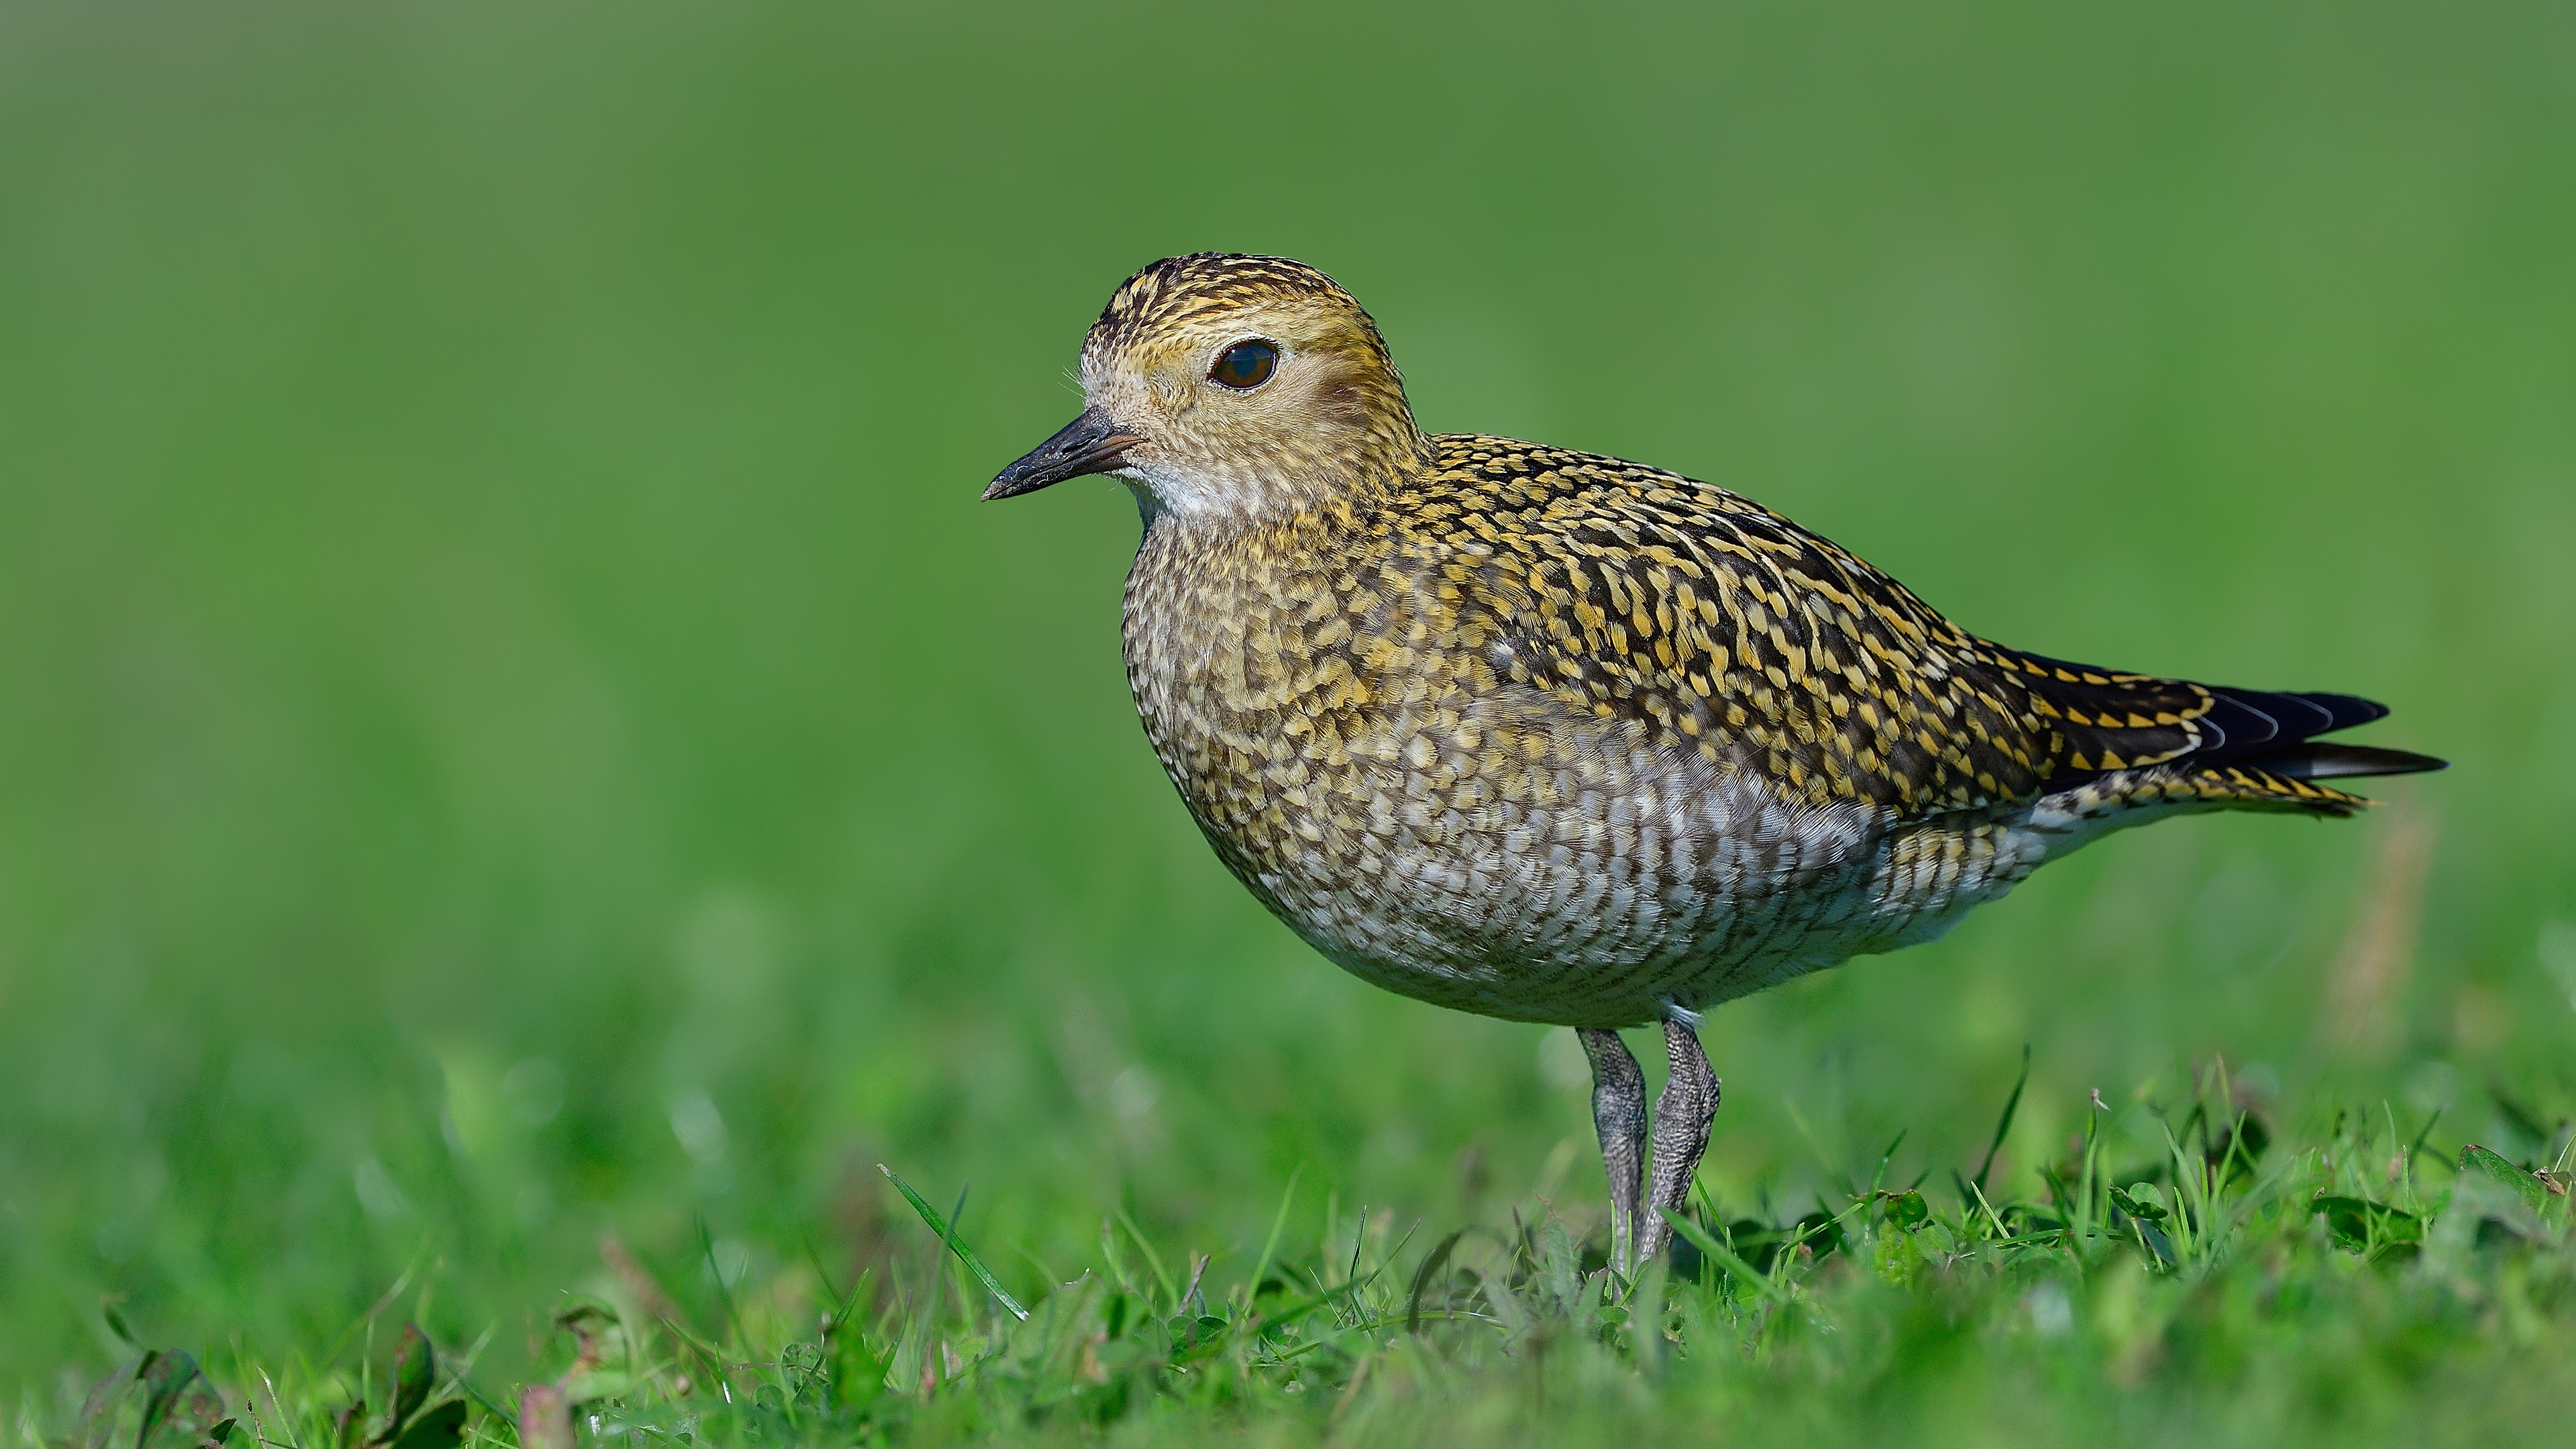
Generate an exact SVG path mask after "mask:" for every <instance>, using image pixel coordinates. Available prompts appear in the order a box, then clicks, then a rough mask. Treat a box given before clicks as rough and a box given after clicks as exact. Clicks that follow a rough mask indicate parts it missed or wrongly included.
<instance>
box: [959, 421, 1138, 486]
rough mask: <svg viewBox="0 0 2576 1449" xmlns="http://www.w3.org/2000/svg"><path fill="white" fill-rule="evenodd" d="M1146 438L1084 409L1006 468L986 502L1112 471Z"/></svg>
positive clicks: (1125, 460) (994, 483)
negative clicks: (1052, 435) (1086, 474)
mask: <svg viewBox="0 0 2576 1449" xmlns="http://www.w3.org/2000/svg"><path fill="white" fill-rule="evenodd" d="M1143 441H1145V440H1144V439H1143V438H1140V437H1138V436H1136V435H1135V434H1134V433H1131V432H1128V431H1126V430H1125V429H1122V428H1120V427H1119V426H1118V425H1117V424H1116V423H1113V422H1111V421H1109V418H1108V416H1107V415H1106V414H1104V413H1103V412H1101V411H1100V409H1098V408H1084V409H1083V410H1082V416H1081V417H1078V418H1075V419H1074V420H1073V421H1072V422H1069V423H1067V424H1065V425H1064V426H1063V427H1062V428H1059V429H1058V430H1057V431H1056V435H1055V436H1054V437H1052V438H1049V439H1047V440H1046V441H1045V442H1043V443H1040V444H1038V445H1037V447H1035V448H1033V449H1031V450H1030V451H1029V454H1028V456H1027V457H1025V458H1022V459H1021V460H1020V461H1018V462H1016V463H1013V464H1012V465H1011V466H1009V467H1007V468H1005V469H1003V470H1002V473H1001V476H1000V477H998V478H995V479H994V480H993V482H992V486H990V487H988V488H986V489H985V490H984V501H985V502H987V503H990V502H992V501H993V500H994V499H996V498H1017V497H1018V496H1020V495H1021V494H1023V493H1035V492H1037V491H1038V490H1039V489H1041V488H1044V487H1045V486H1047V485H1048V484H1050V483H1061V482H1063V481H1064V480H1065V479H1067V478H1079V477H1081V476H1082V475H1084V474H1085V473H1107V472H1111V471H1113V470H1115V469H1117V468H1120V467H1123V466H1125V464H1126V462H1127V450H1128V449H1129V448H1132V447H1134V446H1136V445H1137V444H1138V443H1141V442H1143Z"/></svg>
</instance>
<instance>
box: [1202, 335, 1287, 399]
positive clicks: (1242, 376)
mask: <svg viewBox="0 0 2576 1449" xmlns="http://www.w3.org/2000/svg"><path fill="white" fill-rule="evenodd" d="M1278 365H1279V349H1278V347H1277V346H1275V345H1274V344H1271V343H1268V342H1264V341H1262V340H1261V339H1260V338H1258V337H1255V338H1253V339H1251V340H1249V341H1245V342H1238V343H1236V344H1234V345H1233V346H1232V347H1229V348H1227V349H1226V350H1225V352H1224V354H1223V355H1221V356H1219V357H1218V358H1217V360H1216V366H1214V367H1211V368H1209V369H1208V379H1209V381H1211V382H1214V383H1216V384H1217V385H1218V386H1220V387H1230V388H1233V389H1234V390H1235V391H1236V392H1250V391H1252V390H1253V389H1254V388H1256V387H1259V386H1261V385H1262V384H1263V383H1265V382H1268V381H1269V380H1270V370H1271V369H1272V368H1274V367H1277V366H1278Z"/></svg>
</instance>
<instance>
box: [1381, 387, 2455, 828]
mask: <svg viewBox="0 0 2576 1449" xmlns="http://www.w3.org/2000/svg"><path fill="white" fill-rule="evenodd" d="M1441 443H1442V447H1443V454H1444V456H1443V463H1444V465H1445V466H1444V467H1443V468H1442V469H1441V470H1440V471H1439V472H1438V473H1437V474H1436V475H1434V476H1433V477H1432V478H1431V479H1429V480H1426V481H1425V482H1424V483H1423V484H1421V485H1419V486H1420V488H1421V490H1422V491H1421V493H1420V495H1419V496H1417V497H1415V498H1413V499H1411V500H1409V506H1410V508H1411V509H1412V511H1413V512H1414V513H1415V514H1416V515H1417V516H1418V517H1419V518H1420V519H1421V520H1422V523H1421V526H1422V528H1423V533H1422V535H1421V536H1423V537H1424V538H1426V539H1433V540H1437V542H1436V543H1435V544H1433V545H1432V546H1433V547H1435V548H1436V549H1438V550H1441V551H1445V552H1446V553H1447V554H1448V556H1449V558H1450V560H1451V562H1450V566H1449V570H1448V572H1449V574H1450V576H1451V578H1453V579H1455V580H1457V581H1458V587H1459V588H1460V589H1461V591H1462V598H1461V606H1462V608H1464V609H1466V610H1468V611H1471V612H1483V613H1487V614H1489V615H1490V618H1489V619H1487V620H1485V621H1483V623H1482V625H1481V627H1480V632H1488V633H1490V634H1491V635H1493V636H1494V637H1496V638H1498V639H1500V640H1501V641H1502V642H1501V644H1500V646H1498V648H1497V651H1496V653H1495V662H1496V666H1497V668H1498V669H1500V670H1503V671H1505V672H1507V673H1508V674H1509V675H1510V676H1511V677H1512V678H1515V679H1517V680H1521V681H1524V682H1526V683H1529V684H1532V685H1536V686H1538V687H1541V688H1544V689H1547V690H1549V691H1550V692H1552V693H1554V694H1555V695H1557V696H1558V697H1559V698H1560V699H1561V700H1563V701H1564V702H1566V703H1567V704H1569V705H1571V706H1573V707H1576V708H1583V709H1588V710H1590V711H1591V712H1592V713H1594V714H1595V715H1598V716H1600V717H1603V718H1614V719H1623V720H1627V721H1630V722H1632V723H1633V724H1634V725H1635V726H1636V727H1638V728H1640V729H1643V730H1646V731H1649V732H1651V734H1652V735H1653V737H1654V738H1655V739H1657V740H1658V741H1659V742H1661V743H1664V744H1667V745H1669V746H1671V747H1673V748H1676V749H1681V748H1690V749H1696V750H1698V751H1700V752H1701V753H1702V754H1704V755H1705V756H1707V757H1708V758H1709V759H1710V760H1712V761H1714V762H1717V763H1720V764H1722V765H1727V766H1731V767H1733V768H1736V769H1742V770H1749V771H1753V772H1756V773H1758V774H1759V775H1760V776H1761V777H1763V778H1765V779H1768V780H1771V781H1773V782H1774V783H1775V784H1777V785H1778V786H1779V787H1781V788H1782V789H1783V790H1785V791H1786V792H1788V793H1790V794H1791V795H1793V796H1797V797H1803V798H1805V799H1807V800H1810V801H1812V802H1813V803H1816V804H1819V805H1822V804H1826V803H1829V802H1832V801H1835V800H1851V801H1861V802H1867V803H1870V804H1873V805H1876V806H1879V807H1881V808H1883V809H1886V810H1888V811H1890V812H1891V813H1892V814H1893V815H1895V816H1897V817H1899V818H1908V817H1919V816H1923V815H1930V814H1936V813H1941V812H1945V811H1950V810H1959V809H1966V808H1973V807H1977V806H1981V805H1989V804H1995V803H2000V802H2003V801H2009V800H2017V799H2028V798H2031V797H2034V796H2037V795H2040V794H2045V793H2049V792H2052V791H2056V790H2062V789H2067V788H2070V787H2072V786H2074V785H2076V784H2078V783H2081V782H2082V781H2083V780H2085V779H2088V778H2092V777H2095V776H2098V775H2101V774H2103V773H2106V772H2109V771H2113V770H2124V769H2132V768H2136V767H2140V766H2147V765H2155V764H2162V763H2167V762H2172V761H2178V760H2182V759H2183V758H2184V757H2186V756H2196V757H2201V758H2203V759H2205V760H2206V761H2207V762H2208V763H2211V764H2221V763H2227V762H2241V763H2246V764H2263V763H2265V759H2266V757H2265V752H2266V751H2267V750H2268V751H2272V752H2278V751H2280V750H2281V749H2282V748H2283V747H2284V746H2287V745H2290V744H2292V743H2295V742H2297V741H2302V740H2304V739H2306V738H2307V737H2308V736H2310V735H2314V734H2320V733H2324V732H2325V731H2328V730H2333V729H2340V728H2343V727H2344V726H2346V725H2349V724H2358V723H2361V722H2362V721H2364V720H2367V719H2374V718H2377V717H2378V716H2379V714H2381V713H2384V711H2382V710H2380V708H2379V707H2378V706H2376V705H2373V704H2370V703H2369V702H2368V701H2366V700H2356V699H2352V698H2350V697H2349V696H2342V695H2280V694H2267V693H2260V692H2256V691H2244V690H2230V689H2220V688H2214V687H2212V686H2209V685H2204V684H2195V683H2192V682H2189V681H2186V680H2174V679H2162V678H2157V677H2154V676H2151V675H2141V674H2128V673H2120V672H2116V671H2112V670H2105V669H2096V668H2092V667H2090V666H2084V665H2075V664H2068V663H2064V662H2061V661H2058V660H2053V659H2044V658H2041V657H2039V656H2037V655H2031V654H2025V653H2022V652H2019V651H2016V650H2012V649H2007V648H2004V647H2002V646H2000V645H1996V644H1993V643H1990V642H1988V641H1986V640H1983V639H1980V638H1978V637H1976V636H1975V635H1972V634H1969V633H1968V632H1967V631H1965V630H1963V629H1961V628H1959V627H1958V626H1957V625H1955V624H1952V623H1951V622H1950V621H1949V620H1947V619H1945V618H1943V617H1942V616H1941V615H1940V614H1939V613H1938V612H1936V611H1935V610H1934V609H1933V608H1932V607H1931V606H1930V605H1928V604H1925V603H1924V602H1923V601H1922V600H1921V599H1918V598H1916V597H1915V596H1914V594H1913V593H1912V592H1911V591H1909V590H1907V589H1906V588H1905V586H1904V585H1902V584H1899V583H1898V582H1896V581H1895V580H1894V579H1891V578H1889V577H1888V576H1887V575H1885V574H1883V573H1881V572H1879V571H1878V570H1876V569H1874V568H1872V567H1870V566H1869V565H1868V564H1866V563H1864V562H1862V561H1861V560H1860V559H1858V558H1856V557H1854V556H1853V555H1851V554H1849V553H1847V552H1845V551H1844V550H1842V549H1841V548H1839V547H1837V546H1836V545H1834V544H1833V543H1831V542H1829V541H1827V540H1825V539H1823V538H1820V537H1818V536H1816V535H1815V534H1812V533H1809V532H1808V531H1806V530H1805V529H1802V528H1800V527H1799V526H1797V525H1796V524H1794V523H1792V522H1790V521H1789V520H1787V519H1785V518H1782V517H1781V516H1779V515H1778V514H1775V513H1773V512H1771V511H1770V510H1768V509H1766V508H1763V507H1762V506H1761V505H1759V504H1756V503H1754V502H1752V501H1751V500H1749V499H1746V498H1743V497H1740V496H1738V495H1736V494H1733V493H1730V492H1727V491H1726V490H1724V489H1721V488H1718V487H1715V486H1713V485H1710V484H1706V483H1700V482H1696V481H1694V480H1691V479H1688V478H1683V477H1681V476H1679V475H1676V474H1671V473H1665V472H1662V471H1660V470H1656V469H1651V468H1644V467H1640V466H1638V465H1635V464H1630V463H1623V462H1620V461H1618V460H1615V459H1609V458H1600V457H1595V456H1592V455H1588V454H1581V453H1571V452H1564V451H1560V450H1556V449H1546V448H1537V447H1533V446H1530V445H1528V444H1522V443H1514V442H1510V441H1507V440H1504V439H1497V438H1473V437H1471V438H1455V437H1453V438H1444V439H1442V440H1441ZM2338 749H2339V750H2340V752H2341V754H2352V753H2353V750H2352V747H2310V749H2309V750H2308V751H2307V752H2306V754H2307V756H2312V757H2313V758H2311V759H2306V760H2305V763H2304V765H2303V764H2302V763H2301V761H2299V760H2292V759H2290V758H2288V757H2286V756H2284V757H2283V761H2284V763H2285V765H2287V766H2288V768H2286V769H2285V770H2284V771H2283V773H2288V774H2298V773H2300V772H2301V771H2302V770H2303V769H2304V772H2305V774H2306V775H2308V776H2320V775H2325V774H2336V773H2385V772H2387V770H2384V769H2372V768H2368V766H2369V764H2370V762H2369V761H2367V760H2359V761H2344V762H2343V764H2345V765H2352V764H2355V763H2359V764H2360V765H2362V766H2364V768H2340V767H2338V765H2337V764H2336V760H2337V759H2339V758H2340V755H2339V754H2338V753H2337V752H2338ZM2360 754H2361V755H2371V754H2387V755H2390V756H2391V757H2392V758H2395V756H2394V753H2393V752H2370V751H2361V752H2360ZM2404 758H2405V759H2409V760H2412V759H2418V758H2420V757H2411V756H2410V757H2404ZM2382 763H2383V764H2384V763H2386V762H2382ZM2423 767H2424V766H2422V765H2412V766H2390V767H2389V768H2392V769H2393V768H2423Z"/></svg>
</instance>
